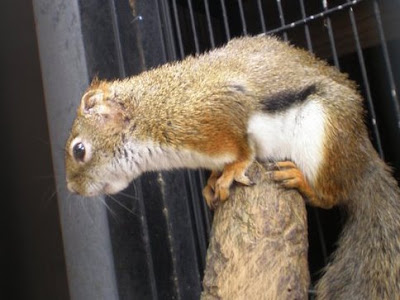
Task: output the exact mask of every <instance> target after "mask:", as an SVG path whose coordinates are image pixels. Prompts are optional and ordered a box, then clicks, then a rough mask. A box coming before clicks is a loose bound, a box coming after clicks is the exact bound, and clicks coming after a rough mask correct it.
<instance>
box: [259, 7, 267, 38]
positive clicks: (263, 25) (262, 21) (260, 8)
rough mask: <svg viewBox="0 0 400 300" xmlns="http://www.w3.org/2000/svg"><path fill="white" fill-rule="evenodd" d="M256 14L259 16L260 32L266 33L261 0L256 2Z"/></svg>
mask: <svg viewBox="0 0 400 300" xmlns="http://www.w3.org/2000/svg"><path fill="white" fill-rule="evenodd" d="M257 7H258V13H259V14H260V22H261V30H262V32H264V33H265V32H267V27H266V26H265V19H264V10H263V8H262V3H261V0H257Z"/></svg>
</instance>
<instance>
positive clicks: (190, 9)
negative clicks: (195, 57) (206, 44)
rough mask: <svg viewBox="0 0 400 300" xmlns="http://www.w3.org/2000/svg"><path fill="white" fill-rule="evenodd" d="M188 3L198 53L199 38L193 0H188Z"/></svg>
mask: <svg viewBox="0 0 400 300" xmlns="http://www.w3.org/2000/svg"><path fill="white" fill-rule="evenodd" d="M187 4H188V7H189V15H190V24H191V25H192V31H193V39H194V47H195V50H196V53H200V46H199V39H198V37H197V30H196V20H195V18H194V13H193V5H192V0H187Z"/></svg>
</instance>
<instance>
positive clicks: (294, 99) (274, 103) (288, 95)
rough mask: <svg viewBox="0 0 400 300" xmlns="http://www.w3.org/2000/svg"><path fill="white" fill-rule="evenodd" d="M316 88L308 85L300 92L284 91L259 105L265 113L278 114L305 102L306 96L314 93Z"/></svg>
mask: <svg viewBox="0 0 400 300" xmlns="http://www.w3.org/2000/svg"><path fill="white" fill-rule="evenodd" d="M316 89H317V88H316V86H315V85H314V84H313V85H309V86H307V87H304V88H303V89H300V90H286V91H282V92H279V93H276V94H274V95H271V96H269V97H268V98H265V99H264V100H262V101H261V102H260V103H261V104H262V105H263V110H264V111H266V112H279V111H282V110H285V109H287V108H289V107H291V106H292V105H294V104H296V103H299V102H303V101H305V100H306V99H307V98H308V96H310V95H311V94H313V93H315V91H316Z"/></svg>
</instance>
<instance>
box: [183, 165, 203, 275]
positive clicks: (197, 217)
mask: <svg viewBox="0 0 400 300" xmlns="http://www.w3.org/2000/svg"><path fill="white" fill-rule="evenodd" d="M187 176H188V178H189V186H190V194H191V199H192V204H193V205H192V207H193V216H194V223H195V225H196V227H195V229H196V231H197V240H198V242H199V250H200V259H199V261H200V263H201V268H202V270H204V267H205V257H206V253H207V235H206V233H205V232H204V225H203V222H202V217H201V210H200V205H201V202H205V201H204V200H203V199H200V198H199V196H198V195H199V193H198V190H197V185H196V181H195V176H194V172H193V171H190V170H187Z"/></svg>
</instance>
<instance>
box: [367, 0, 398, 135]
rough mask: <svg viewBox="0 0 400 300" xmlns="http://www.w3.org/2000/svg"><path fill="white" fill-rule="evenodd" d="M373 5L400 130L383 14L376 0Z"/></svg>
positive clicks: (396, 97) (395, 90)
mask: <svg viewBox="0 0 400 300" xmlns="http://www.w3.org/2000/svg"><path fill="white" fill-rule="evenodd" d="M373 4H374V15H375V19H376V23H377V24H378V26H377V27H378V34H379V39H380V41H381V47H382V52H383V59H384V61H385V66H386V70H387V74H388V79H389V86H390V91H391V96H392V102H393V105H394V108H395V110H396V118H397V126H398V128H400V104H399V98H398V96H397V88H396V83H395V81H394V76H393V70H392V63H391V61H390V56H389V51H388V48H387V44H386V37H385V33H384V31H383V25H382V19H381V12H380V9H379V5H378V2H377V1H376V0H375V1H374V3H373Z"/></svg>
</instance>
